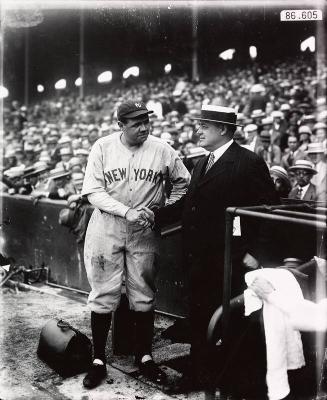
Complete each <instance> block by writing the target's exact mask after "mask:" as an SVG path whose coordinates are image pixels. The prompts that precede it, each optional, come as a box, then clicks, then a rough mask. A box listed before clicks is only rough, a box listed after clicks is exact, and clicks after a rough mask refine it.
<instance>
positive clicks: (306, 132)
mask: <svg viewBox="0 0 327 400" xmlns="http://www.w3.org/2000/svg"><path fill="white" fill-rule="evenodd" d="M298 133H299V142H300V147H299V148H300V150H301V151H302V152H306V151H307V150H308V144H309V143H311V135H312V132H311V129H310V128H309V127H308V126H306V125H302V126H300V127H299V132H298Z"/></svg>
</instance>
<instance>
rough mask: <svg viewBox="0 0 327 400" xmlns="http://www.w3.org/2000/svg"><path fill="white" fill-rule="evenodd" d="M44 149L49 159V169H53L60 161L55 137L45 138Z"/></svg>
mask: <svg viewBox="0 0 327 400" xmlns="http://www.w3.org/2000/svg"><path fill="white" fill-rule="evenodd" d="M46 149H47V151H48V153H49V156H50V159H51V163H50V164H51V167H54V166H55V165H56V164H57V163H58V162H60V160H61V158H60V149H59V145H58V138H57V137H55V136H48V137H47V138H46Z"/></svg>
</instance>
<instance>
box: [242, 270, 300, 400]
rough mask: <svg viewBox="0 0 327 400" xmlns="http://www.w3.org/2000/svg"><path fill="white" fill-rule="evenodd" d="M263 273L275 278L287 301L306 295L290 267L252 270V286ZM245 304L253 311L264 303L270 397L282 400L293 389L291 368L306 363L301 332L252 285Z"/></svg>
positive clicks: (248, 276)
mask: <svg viewBox="0 0 327 400" xmlns="http://www.w3.org/2000/svg"><path fill="white" fill-rule="evenodd" d="M259 276H261V277H263V278H265V279H267V280H268V281H269V282H271V284H272V285H273V286H274V288H275V289H276V290H277V291H278V292H280V293H281V294H282V295H284V296H285V298H287V301H298V300H299V299H303V294H302V291H301V288H300V286H299V284H298V283H297V281H296V279H295V278H294V276H293V274H292V273H291V272H289V271H288V270H285V269H281V268H264V269H258V270H255V271H251V272H248V273H247V274H245V281H246V283H247V285H248V286H250V285H251V283H252V282H253V281H254V279H255V278H256V277H259ZM244 304H245V315H250V314H251V313H252V312H253V311H256V310H258V309H260V308H261V307H262V305H264V307H263V322H264V329H265V337H266V353H267V374H266V381H267V387H268V397H269V399H270V400H280V399H282V398H284V397H286V396H287V395H288V394H289V392H290V387H289V383H288V377H287V370H289V369H298V368H301V367H303V366H304V365H305V361H304V356H303V347H302V340H301V334H300V332H299V331H297V330H294V329H293V328H292V326H291V324H290V321H289V317H288V316H287V314H285V313H284V312H283V311H281V310H280V309H279V308H277V307H276V306H274V305H272V304H269V303H268V302H266V301H265V302H264V303H262V301H261V300H260V299H259V298H258V296H257V295H256V294H255V293H254V292H253V291H252V290H251V289H247V290H245V292H244Z"/></svg>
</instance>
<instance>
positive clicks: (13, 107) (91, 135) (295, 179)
mask: <svg viewBox="0 0 327 400" xmlns="http://www.w3.org/2000/svg"><path fill="white" fill-rule="evenodd" d="M326 70H327V68H326V67H323V69H322V70H320V71H317V68H316V65H315V61H314V59H307V58H301V59H300V58H299V59H297V60H286V61H283V62H276V63H275V65H260V66H254V65H251V66H249V67H247V68H236V69H235V68H234V69H230V70H227V71H226V72H225V73H224V74H221V75H219V76H216V77H215V78H214V79H212V80H211V81H209V82H205V81H203V82H193V81H190V80H187V78H186V77H173V76H170V75H166V76H165V77H162V78H160V79H158V80H157V81H151V82H144V83H139V82H133V83H130V84H129V85H121V86H116V87H114V88H112V89H111V90H108V92H106V93H102V94H90V95H88V96H85V98H84V99H81V98H79V96H78V95H77V94H72V93H65V94H64V95H61V96H58V97H57V98H55V99H46V100H42V101H39V102H36V103H34V104H33V105H31V106H29V107H28V108H26V107H25V106H24V105H21V104H20V103H19V102H18V101H13V102H12V103H11V104H10V105H9V106H7V107H5V108H4V133H3V138H4V143H3V144H4V146H3V149H4V154H3V165H2V167H1V172H0V173H1V188H0V191H2V192H8V193H9V194H23V195H32V196H33V197H34V198H40V197H48V198H50V199H62V200H66V199H69V201H70V202H71V201H75V200H77V199H78V198H79V193H80V191H81V186H82V182H83V177H84V171H85V167H86V163H87V159H88V154H89V151H90V149H91V147H92V145H93V143H94V142H95V141H96V140H97V139H98V138H99V137H102V136H106V135H110V134H111V133H113V132H115V131H117V130H119V127H118V124H117V122H116V116H115V110H117V107H118V105H119V104H120V103H121V102H122V101H125V100H127V99H131V98H133V99H138V100H142V101H144V102H145V103H146V104H147V107H148V108H149V109H151V110H153V111H154V113H153V114H151V116H150V121H151V127H152V128H151V133H152V135H154V136H157V137H161V138H162V139H164V140H166V141H167V142H168V143H169V144H171V146H173V147H174V148H175V149H176V150H177V151H178V152H179V154H180V156H181V157H183V159H184V162H185V164H186V166H187V168H188V169H189V170H190V171H191V170H192V168H193V166H194V162H195V161H196V160H197V159H198V158H199V157H201V156H202V155H204V153H205V152H204V150H203V149H201V148H200V147H198V146H197V141H198V137H197V133H196V132H197V123H196V121H194V120H192V119H191V118H190V117H192V116H195V115H196V114H198V113H199V111H200V109H201V105H202V104H214V105H221V106H228V107H234V108H235V109H236V110H237V112H238V121H237V122H238V123H239V124H241V125H242V126H240V127H238V129H237V131H236V133H235V135H234V140H235V141H236V142H238V143H239V144H240V145H242V146H245V147H247V148H249V149H250V150H252V151H254V152H255V153H257V154H259V155H261V156H262V157H263V158H264V160H265V161H266V163H267V165H268V167H269V168H270V171H271V176H272V179H273V180H274V182H275V185H276V188H277V190H278V191H279V193H280V197H281V198H285V197H290V198H293V199H304V200H315V201H325V200H326V186H327V184H326V171H327V168H326V148H327V139H326V137H327V136H326V134H327V125H326V124H327V106H326V97H324V96H323V95H321V93H325V90H326V72H327V71H326Z"/></svg>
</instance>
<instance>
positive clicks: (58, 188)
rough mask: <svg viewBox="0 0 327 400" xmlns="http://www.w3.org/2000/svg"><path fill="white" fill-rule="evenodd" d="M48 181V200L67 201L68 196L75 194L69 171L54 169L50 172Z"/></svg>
mask: <svg viewBox="0 0 327 400" xmlns="http://www.w3.org/2000/svg"><path fill="white" fill-rule="evenodd" d="M48 179H49V180H48V185H49V186H48V191H49V192H48V196H47V197H49V199H53V200H67V199H68V197H69V196H70V195H72V194H75V188H74V185H73V184H72V183H71V172H70V171H67V170H65V169H64V168H60V167H58V168H54V169H52V170H51V171H50V173H49V177H48Z"/></svg>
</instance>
